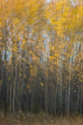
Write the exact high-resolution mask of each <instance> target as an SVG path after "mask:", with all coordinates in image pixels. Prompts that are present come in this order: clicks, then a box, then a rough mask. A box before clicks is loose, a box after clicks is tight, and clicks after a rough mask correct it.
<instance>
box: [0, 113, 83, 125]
mask: <svg viewBox="0 0 83 125" xmlns="http://www.w3.org/2000/svg"><path fill="white" fill-rule="evenodd" d="M0 125H83V118H80V117H69V118H66V117H63V118H62V117H54V116H46V115H41V114H38V115H33V114H32V115H31V114H28V115H26V117H25V116H24V115H23V114H21V115H20V116H13V115H6V116H3V115H2V114H1V115H0Z"/></svg>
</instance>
